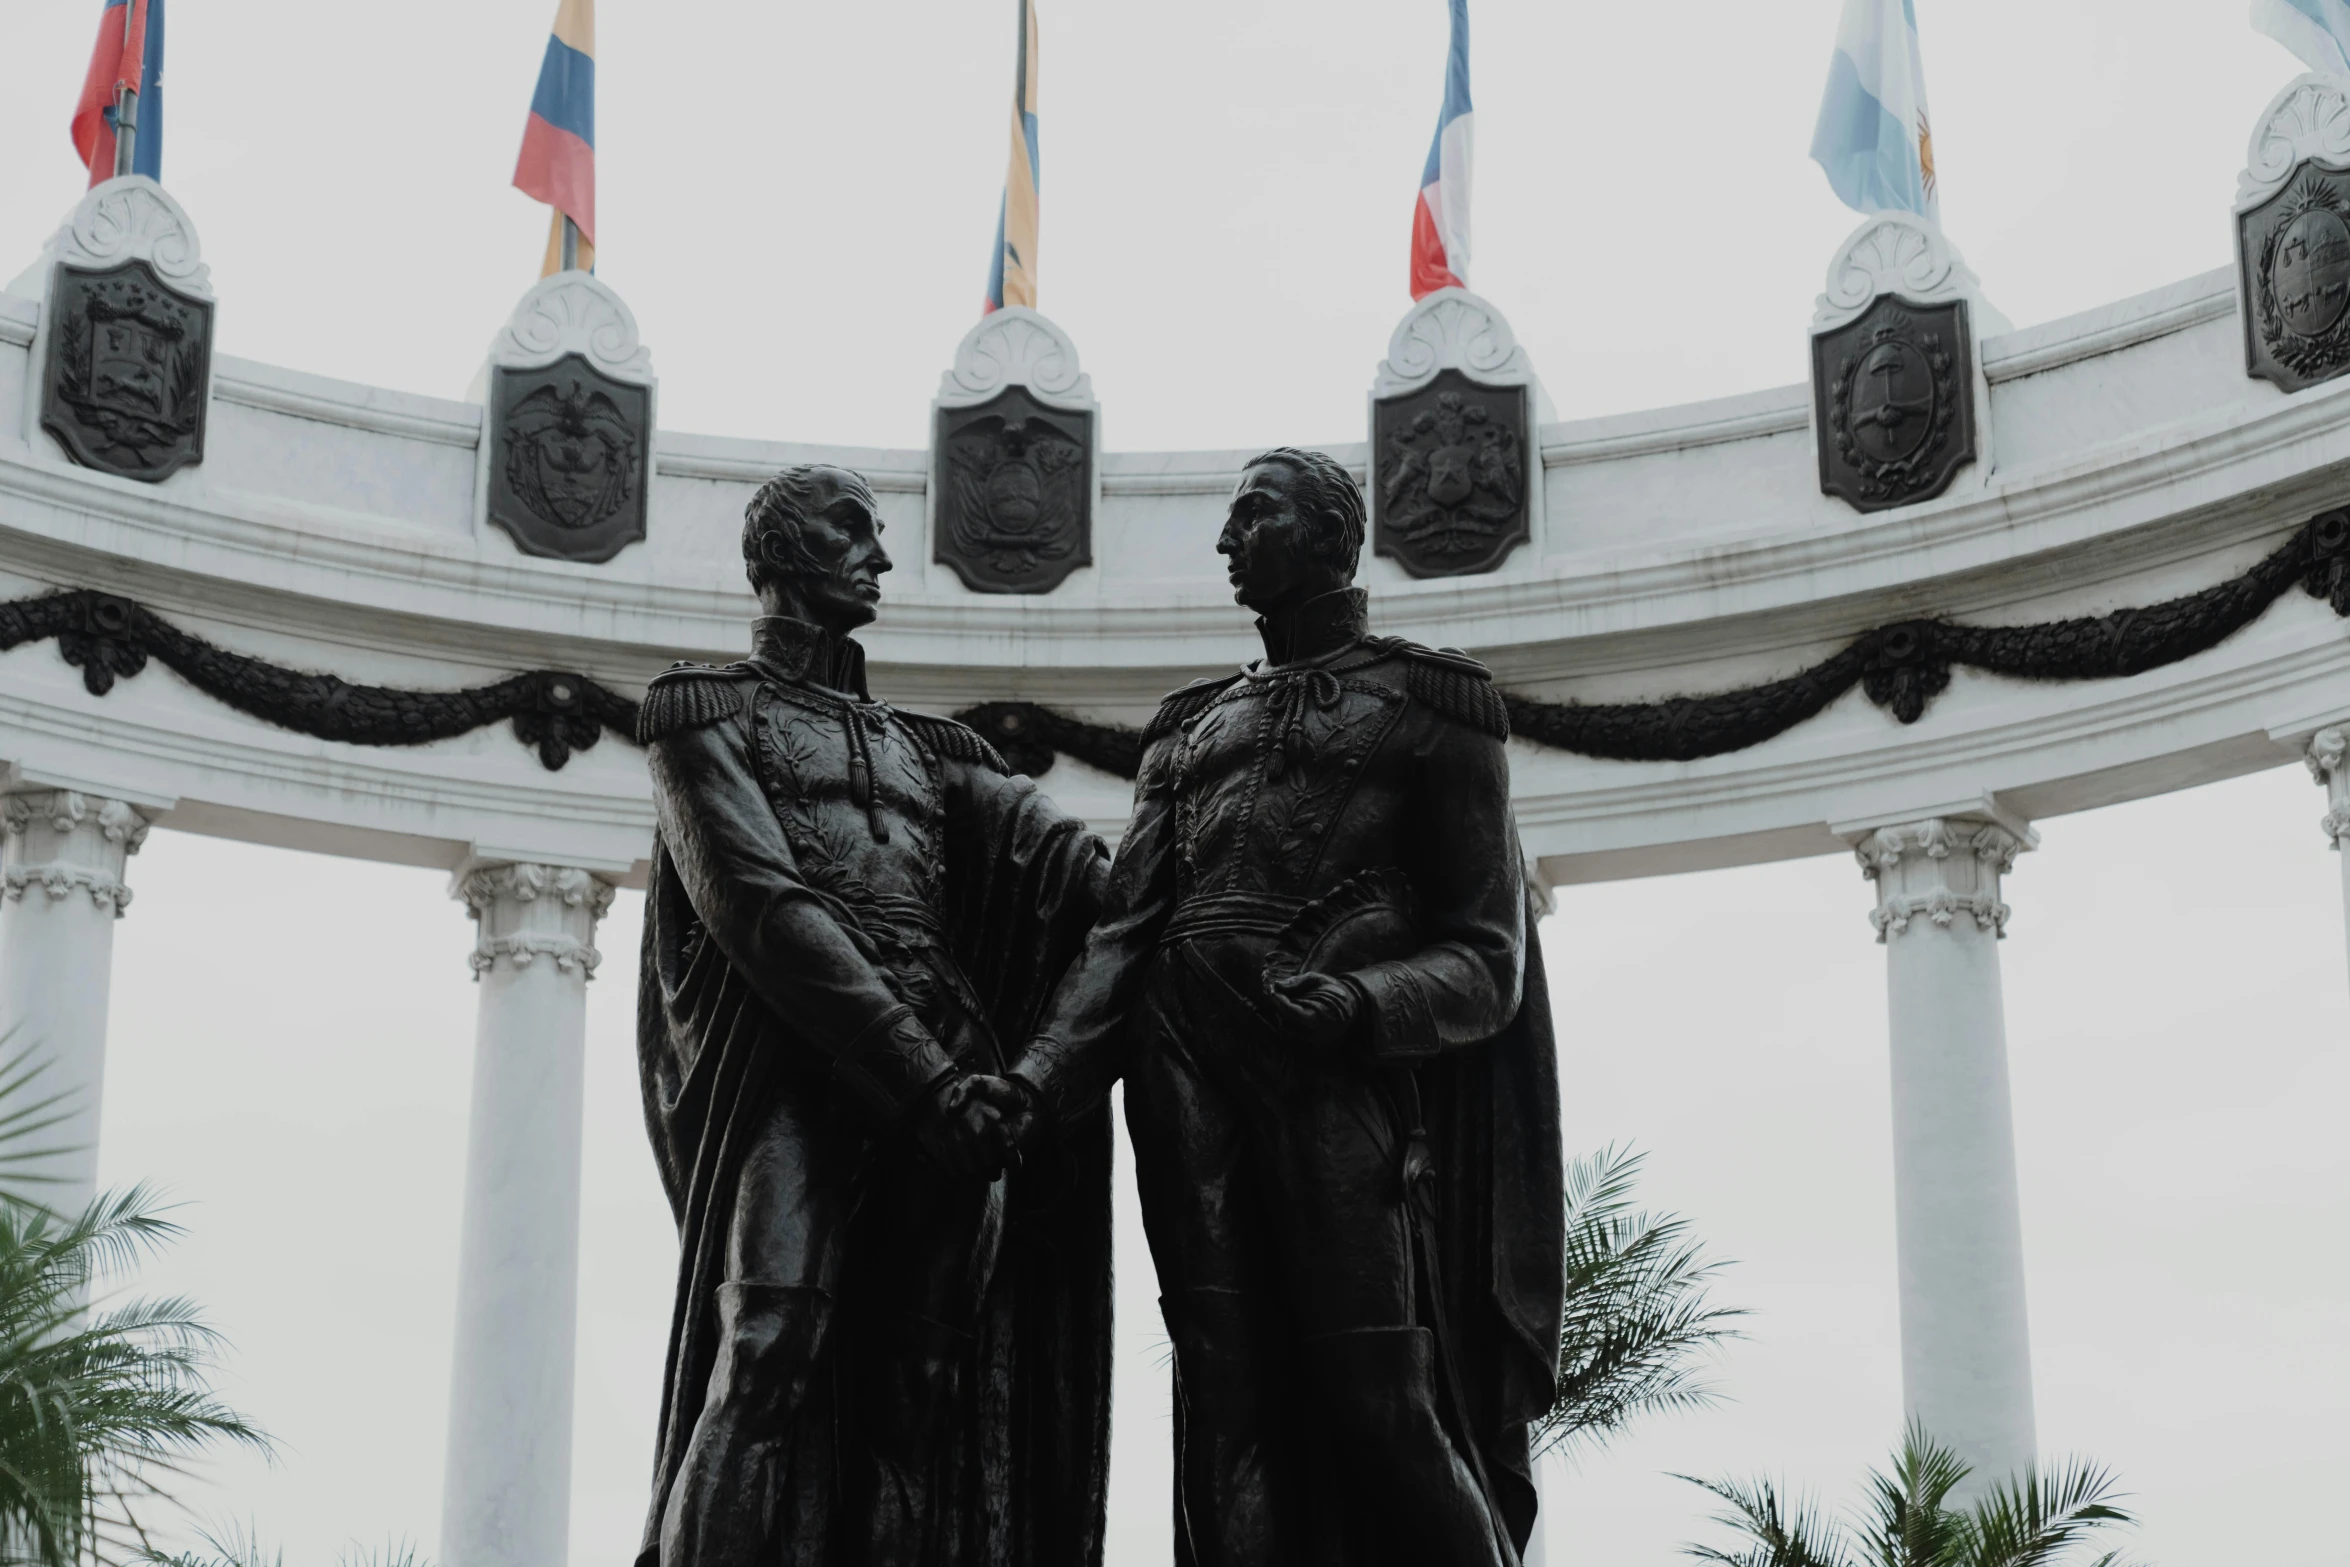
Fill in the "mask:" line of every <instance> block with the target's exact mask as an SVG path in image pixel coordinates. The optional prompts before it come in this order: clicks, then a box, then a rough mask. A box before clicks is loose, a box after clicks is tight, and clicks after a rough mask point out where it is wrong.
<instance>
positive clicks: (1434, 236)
mask: <svg viewBox="0 0 2350 1567" xmlns="http://www.w3.org/2000/svg"><path fill="white" fill-rule="evenodd" d="M1451 6H1452V52H1451V54H1450V55H1449V56H1448V57H1447V58H1446V60H1445V63H1444V111H1443V112H1442V113H1441V114H1439V115H1437V116H1436V139H1435V140H1434V141H1432V142H1430V143H1429V144H1428V166H1427V167H1426V168H1425V169H1423V170H1421V172H1420V199H1419V202H1418V203H1417V204H1416V205H1415V206H1414V207H1413V209H1412V297H1413V298H1414V299H1422V298H1425V297H1426V296H1428V295H1430V294H1433V293H1435V292H1436V291H1437V290H1438V289H1440V288H1467V287H1468V286H1469V168H1470V161H1471V160H1470V154H1471V151H1472V148H1473V137H1474V132H1473V127H1474V125H1475V123H1476V117H1475V114H1474V112H1473V111H1472V109H1471V106H1470V103H1469V0H1451Z"/></svg>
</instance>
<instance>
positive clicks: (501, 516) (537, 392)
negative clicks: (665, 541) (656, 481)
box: [489, 354, 653, 564]
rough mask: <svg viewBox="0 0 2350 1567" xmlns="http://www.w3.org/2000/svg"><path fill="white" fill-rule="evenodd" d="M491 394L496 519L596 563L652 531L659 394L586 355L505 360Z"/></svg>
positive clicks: (525, 545)
mask: <svg viewBox="0 0 2350 1567" xmlns="http://www.w3.org/2000/svg"><path fill="white" fill-rule="evenodd" d="M496 377H497V379H496V382H495V384H494V387H493V390H492V393H491V402H490V429H491V430H492V431H493V432H494V435H493V439H494V440H495V442H496V445H495V447H494V448H493V450H492V451H491V454H490V492H489V515H490V520H491V521H492V522H495V523H496V524H497V525H498V526H499V527H501V528H503V529H505V530H506V532H507V533H508V534H509V535H511V536H512V538H513V540H514V542H515V544H516V546H517V547H519V548H520V549H521V550H522V551H523V552H524V553H526V554H530V555H547V556H552V557H554V558H556V559H558V560H576V561H585V562H588V563H590V564H594V563H596V562H601V561H607V560H610V559H611V558H612V557H613V556H615V555H617V554H619V553H620V552H621V551H622V550H623V549H626V548H627V547H628V546H629V545H631V544H634V543H636V542H637V541H638V540H640V539H642V538H643V537H644V536H645V497H646V491H647V490H648V489H649V488H650V486H651V482H652V467H653V464H652V439H653V431H652V424H653V420H652V396H651V394H650V392H649V391H648V390H647V389H646V388H644V387H642V386H635V385H632V384H630V383H629V382H626V381H617V380H614V379H613V378H612V377H610V376H608V375H605V374H604V373H603V372H602V371H600V370H598V369H596V367H595V366H593V365H591V364H590V363H588V361H587V359H586V358H585V357H584V356H582V355H579V354H566V355H564V356H563V357H562V358H561V359H558V360H556V361H555V362H554V363H553V364H551V365H545V366H542V367H540V368H538V369H535V370H515V369H506V368H500V369H499V370H497V371H496Z"/></svg>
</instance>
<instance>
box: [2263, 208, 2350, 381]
mask: <svg viewBox="0 0 2350 1567" xmlns="http://www.w3.org/2000/svg"><path fill="white" fill-rule="evenodd" d="M2236 245H2237V254H2238V265H2239V267H2240V268H2241V269H2242V271H2243V273H2244V299H2245V302H2246V304H2247V305H2248V306H2249V308H2248V309H2247V310H2246V311H2245V317H2246V319H2245V323H2244V327H2245V331H2244V337H2245V344H2244V349H2245V368H2246V370H2247V371H2248V372H2249V373H2250V374H2252V375H2255V376H2260V377H2263V378H2265V379H2267V380H2270V381H2274V382H2275V383H2276V384H2277V385H2278V386H2280V387H2283V388H2284V389H2285V390H2286V391H2288V392H2297V391H2300V390H2301V389H2302V388H2303V387H2306V386H2315V385H2317V384H2318V383H2319V382H2321V381H2330V380H2332V379H2333V378H2334V377H2335V376H2338V375H2340V374H2341V373H2342V372H2343V371H2345V370H2350V171H2344V170H2337V169H2328V168H2325V167H2323V166H2321V165H2317V164H2309V163H2305V164H2303V165H2302V166H2301V168H2300V169H2299V170H2298V171H2297V172H2296V173H2295V174H2294V176H2293V178H2292V179H2291V180H2290V181H2289V182H2287V184H2286V186H2285V188H2284V189H2283V190H2281V191H2278V192H2277V193H2276V194H2275V195H2274V196H2272V197H2270V198H2269V199H2268V200H2267V201H2265V202H2263V203H2261V204H2260V205H2259V206H2257V207H2255V208H2253V209H2252V210H2251V211H2250V212H2247V213H2245V214H2244V215H2243V216H2242V217H2241V218H2239V219H2238V220H2237V231H2236Z"/></svg>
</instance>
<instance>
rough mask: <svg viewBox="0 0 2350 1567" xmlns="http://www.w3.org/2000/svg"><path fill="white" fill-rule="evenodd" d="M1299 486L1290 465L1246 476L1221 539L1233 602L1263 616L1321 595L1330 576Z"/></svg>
mask: <svg viewBox="0 0 2350 1567" xmlns="http://www.w3.org/2000/svg"><path fill="white" fill-rule="evenodd" d="M1297 481H1298V474H1297V470H1296V469H1294V468H1292V467H1290V466H1289V464H1287V463H1285V462H1263V463H1258V464H1257V465H1256V466H1255V467H1254V468H1251V469H1249V470H1248V471H1247V472H1246V473H1244V474H1242V475H1241V476H1240V487H1239V488H1238V489H1236V490H1234V491H1233V492H1232V510H1231V512H1230V514H1229V515H1227V516H1226V517H1225V519H1224V531H1223V533H1222V534H1221V535H1220V536H1218V538H1217V540H1216V552H1217V553H1218V554H1220V555H1222V556H1223V557H1224V561H1225V568H1226V570H1225V574H1226V575H1227V576H1229V577H1230V578H1231V579H1232V596H1233V598H1235V599H1237V600H1238V601H1239V602H1241V603H1243V604H1246V605H1247V606H1249V608H1251V609H1254V610H1257V611H1260V612H1262V611H1264V610H1267V609H1270V608H1273V607H1275V606H1278V605H1281V604H1285V603H1289V602H1291V601H1293V600H1295V599H1297V598H1298V597H1300V596H1301V595H1304V594H1308V593H1311V592H1316V591H1320V590H1321V589H1322V588H1323V587H1325V586H1326V583H1325V582H1324V579H1325V578H1327V577H1328V576H1329V575H1330V562H1329V560H1328V559H1327V558H1326V557H1324V556H1323V555H1322V554H1321V553H1320V552H1318V551H1317V550H1316V549H1315V547H1314V546H1315V539H1314V526H1313V523H1312V522H1311V521H1310V520H1309V519H1308V518H1307V517H1306V515H1305V514H1304V513H1303V512H1301V511H1299V510H1298V507H1297V501H1296V498H1295V495H1294V491H1295V489H1296V486H1297Z"/></svg>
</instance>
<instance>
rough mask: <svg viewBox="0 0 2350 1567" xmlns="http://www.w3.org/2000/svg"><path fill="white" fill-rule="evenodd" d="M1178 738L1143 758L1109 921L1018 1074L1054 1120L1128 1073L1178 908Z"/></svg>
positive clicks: (1105, 909) (1114, 869)
mask: <svg viewBox="0 0 2350 1567" xmlns="http://www.w3.org/2000/svg"><path fill="white" fill-rule="evenodd" d="M1179 743H1180V742H1179V741H1171V740H1162V741H1160V742H1159V743H1158V744H1156V745H1153V746H1152V747H1151V748H1150V750H1149V751H1147V752H1146V753H1145V754H1144V756H1143V761H1142V771H1141V776H1140V777H1139V778H1138V779H1137V781H1136V783H1135V788H1134V818H1133V820H1132V822H1131V823H1130V824H1129V825H1128V826H1127V829H1126V836H1125V837H1124V838H1123V839H1121V840H1120V841H1119V844H1118V853H1117V857H1116V858H1115V859H1114V860H1112V861H1111V863H1110V879H1109V887H1108V890H1107V893H1106V894H1105V896H1104V898H1103V902H1102V919H1101V922H1100V923H1099V924H1097V925H1095V926H1094V928H1093V931H1092V933H1091V934H1090V935H1088V936H1087V937H1086V939H1085V947H1084V949H1083V950H1082V951H1081V952H1079V953H1078V955H1077V961H1076V962H1074V963H1072V964H1071V965H1070V966H1069V972H1068V974H1067V975H1066V976H1065V977H1064V978H1063V979H1062V980H1061V984H1060V988H1058V989H1057V990H1055V991H1054V992H1053V999H1052V1002H1051V1003H1050V1004H1049V1005H1048V1006H1047V1007H1046V1008H1045V1012H1044V1018H1043V1020H1042V1021H1041V1022H1040V1023H1039V1024H1038V1025H1037V1032H1036V1037H1035V1038H1033V1039H1031V1040H1030V1041H1029V1043H1028V1048H1027V1049H1026V1050H1025V1051H1023V1052H1022V1053H1021V1056H1020V1059H1019V1061H1018V1062H1017V1063H1016V1064H1015V1065H1014V1067H1013V1069H1012V1076H1013V1077H1014V1078H1015V1079H1016V1080H1017V1081H1019V1082H1020V1083H1022V1084H1024V1085H1025V1086H1026V1087H1027V1088H1028V1090H1029V1092H1030V1093H1031V1094H1032V1095H1033V1096H1034V1097H1035V1100H1036V1102H1037V1104H1038V1105H1039V1107H1040V1108H1042V1110H1043V1111H1044V1113H1045V1114H1046V1116H1047V1117H1048V1118H1050V1119H1054V1120H1058V1121H1066V1120H1068V1119H1069V1118H1070V1117H1071V1116H1073V1115H1075V1114H1077V1113H1078V1112H1080V1111H1082V1110H1085V1109H1087V1108H1089V1107H1090V1106H1091V1105H1092V1104H1093V1103H1094V1102H1095V1101H1097V1100H1099V1099H1100V1098H1101V1097H1102V1095H1104V1094H1106V1093H1108V1092H1109V1091H1110V1085H1111V1084H1112V1083H1114V1082H1116V1081H1117V1080H1118V1078H1119V1075H1120V1074H1121V1073H1123V1072H1124V1071H1125V1067H1126V1021H1127V1018H1128V1016H1129V1015H1130V1014H1131V1013H1132V1012H1133V1010H1134V1007H1135V1004H1136V1002H1138V1001H1139V1000H1140V999H1141V996H1142V986H1143V982H1144V980H1146V979H1147V978H1148V977H1149V974H1150V964H1151V959H1152V957H1153V956H1154V955H1155V954H1156V953H1157V952H1158V948H1159V933H1160V932H1161V931H1162V930H1164V929H1165V928H1166V925H1167V919H1168V916H1169V915H1171V914H1172V913H1173V912H1174V902H1175V811H1174V802H1173V789H1172V782H1171V778H1170V776H1169V775H1170V772H1171V768H1172V764H1173V755H1174V749H1175V746H1176V745H1177V744H1179Z"/></svg>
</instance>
